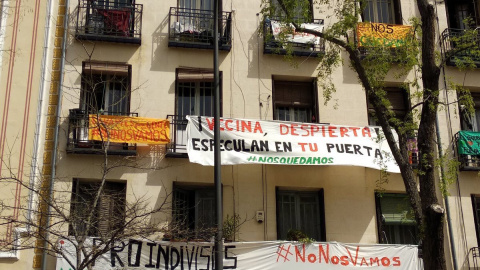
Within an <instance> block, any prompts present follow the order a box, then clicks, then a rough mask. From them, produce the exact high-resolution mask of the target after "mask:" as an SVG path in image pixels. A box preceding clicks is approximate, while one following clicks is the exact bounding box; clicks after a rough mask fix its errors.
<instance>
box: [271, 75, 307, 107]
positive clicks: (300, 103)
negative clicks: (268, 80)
mask: <svg viewBox="0 0 480 270" xmlns="http://www.w3.org/2000/svg"><path fill="white" fill-rule="evenodd" d="M312 88H313V85H312V83H311V82H291V81H274V91H275V97H274V98H275V105H276V106H296V107H313V104H314V101H313V95H312Z"/></svg>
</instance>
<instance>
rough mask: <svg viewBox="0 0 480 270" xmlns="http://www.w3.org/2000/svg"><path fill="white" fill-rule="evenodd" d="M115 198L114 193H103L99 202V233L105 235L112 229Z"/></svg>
mask: <svg viewBox="0 0 480 270" xmlns="http://www.w3.org/2000/svg"><path fill="white" fill-rule="evenodd" d="M115 218H116V217H115V213H114V198H113V196H112V195H106V194H105V195H103V196H102V197H101V198H100V200H99V202H98V217H97V219H98V223H97V232H98V235H99V236H101V237H103V236H107V235H108V234H109V233H110V229H111V228H114V227H113V226H112V225H113V223H114V220H115Z"/></svg>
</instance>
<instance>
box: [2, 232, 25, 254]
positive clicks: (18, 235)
mask: <svg viewBox="0 0 480 270" xmlns="http://www.w3.org/2000/svg"><path fill="white" fill-rule="evenodd" d="M26 232H27V229H26V228H15V234H14V237H15V246H18V245H19V240H20V238H21V237H22V235H23V234H25V233H26ZM19 259H20V252H19V250H17V249H12V250H10V251H2V252H0V260H16V261H18V260H19Z"/></svg>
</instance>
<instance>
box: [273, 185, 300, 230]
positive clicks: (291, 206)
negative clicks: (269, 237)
mask: <svg viewBox="0 0 480 270" xmlns="http://www.w3.org/2000/svg"><path fill="white" fill-rule="evenodd" d="M277 200H279V202H278V207H279V209H278V215H279V218H278V222H279V224H278V228H279V231H278V235H277V238H278V239H286V238H287V233H288V231H289V230H291V229H297V224H296V216H295V197H294V196H293V195H291V194H279V195H278V198H277Z"/></svg>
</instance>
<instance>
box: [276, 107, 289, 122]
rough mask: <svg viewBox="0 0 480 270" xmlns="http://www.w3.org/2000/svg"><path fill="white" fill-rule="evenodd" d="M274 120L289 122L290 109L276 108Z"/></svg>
mask: <svg viewBox="0 0 480 270" xmlns="http://www.w3.org/2000/svg"><path fill="white" fill-rule="evenodd" d="M275 114H276V115H275V120H280V121H291V120H290V109H289V108H288V107H277V108H276V110H275Z"/></svg>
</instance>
